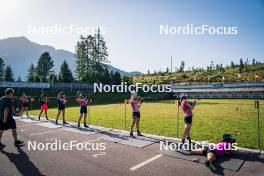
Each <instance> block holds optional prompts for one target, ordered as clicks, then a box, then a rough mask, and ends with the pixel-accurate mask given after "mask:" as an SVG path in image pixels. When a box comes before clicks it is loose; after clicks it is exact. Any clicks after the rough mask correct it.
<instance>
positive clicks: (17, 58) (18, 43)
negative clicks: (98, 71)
mask: <svg viewBox="0 0 264 176" xmlns="http://www.w3.org/2000/svg"><path fill="white" fill-rule="evenodd" d="M44 52H49V53H50V55H51V57H52V59H53V61H54V65H55V67H54V71H55V72H56V73H58V72H59V69H60V66H61V64H62V62H63V60H66V61H67V63H68V64H69V66H70V69H71V71H72V72H74V71H75V70H76V69H75V68H76V64H75V58H74V53H72V52H70V51H66V50H63V49H55V48H54V47H52V46H48V45H40V44H38V43H34V42H32V41H30V40H29V39H27V38H26V37H12V38H6V39H2V40H0V57H1V58H2V59H3V60H4V62H5V63H6V64H10V65H11V67H12V69H13V72H14V74H15V75H14V76H15V78H16V79H17V78H18V77H19V76H20V77H21V78H22V80H25V79H26V76H27V73H28V68H29V65H30V63H33V64H36V63H37V61H38V59H39V57H40V55H41V54H42V53H44ZM110 60H111V59H110ZM108 68H109V70H110V71H111V70H113V71H114V72H119V73H120V74H121V75H122V76H132V75H141V73H140V72H126V71H124V70H121V69H119V68H116V67H114V66H112V65H108Z"/></svg>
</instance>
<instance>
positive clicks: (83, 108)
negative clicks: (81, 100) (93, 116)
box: [80, 106, 87, 114]
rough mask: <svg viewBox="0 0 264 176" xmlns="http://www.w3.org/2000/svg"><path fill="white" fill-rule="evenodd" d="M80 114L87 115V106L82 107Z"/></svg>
mask: <svg viewBox="0 0 264 176" xmlns="http://www.w3.org/2000/svg"><path fill="white" fill-rule="evenodd" d="M80 113H81V114H82V113H85V114H87V106H81V108H80Z"/></svg>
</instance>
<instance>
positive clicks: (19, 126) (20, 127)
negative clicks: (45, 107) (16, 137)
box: [18, 125, 33, 128]
mask: <svg viewBox="0 0 264 176" xmlns="http://www.w3.org/2000/svg"><path fill="white" fill-rule="evenodd" d="M28 126H33V125H21V126H18V128H23V127H28Z"/></svg>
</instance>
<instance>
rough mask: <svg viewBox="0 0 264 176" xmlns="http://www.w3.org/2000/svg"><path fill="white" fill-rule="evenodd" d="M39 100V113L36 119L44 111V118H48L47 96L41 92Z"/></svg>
mask: <svg viewBox="0 0 264 176" xmlns="http://www.w3.org/2000/svg"><path fill="white" fill-rule="evenodd" d="M39 102H40V113H39V116H38V119H39V120H40V116H41V115H42V113H43V112H44V113H45V116H46V120H49V118H48V98H47V97H46V95H45V94H41V97H40V99H39Z"/></svg>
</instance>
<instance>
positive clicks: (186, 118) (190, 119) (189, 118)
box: [184, 116, 192, 124]
mask: <svg viewBox="0 0 264 176" xmlns="http://www.w3.org/2000/svg"><path fill="white" fill-rule="evenodd" d="M184 122H185V123H186V124H192V116H187V117H184Z"/></svg>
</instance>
